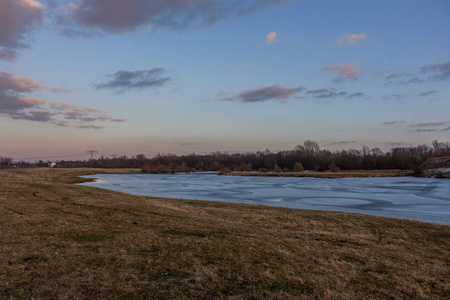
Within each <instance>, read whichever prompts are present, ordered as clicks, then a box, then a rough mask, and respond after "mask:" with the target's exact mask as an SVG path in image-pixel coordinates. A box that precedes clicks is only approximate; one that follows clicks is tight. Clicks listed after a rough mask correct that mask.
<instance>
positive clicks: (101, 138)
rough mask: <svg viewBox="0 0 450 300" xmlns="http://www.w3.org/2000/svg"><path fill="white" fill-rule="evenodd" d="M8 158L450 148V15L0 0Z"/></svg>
mask: <svg viewBox="0 0 450 300" xmlns="http://www.w3.org/2000/svg"><path fill="white" fill-rule="evenodd" d="M0 137H1V142H0V156H8V157H13V158H15V159H31V160H32V159H40V158H43V159H50V160H52V159H63V158H64V159H86V158H89V155H88V154H85V152H86V151H87V150H97V151H98V154H97V155H104V156H109V157H111V156H112V155H128V156H131V155H135V154H140V153H143V154H145V155H147V156H152V155H155V154H157V153H158V152H160V153H174V154H187V153H192V152H195V153H209V152H214V151H228V152H235V151H236V152H250V151H258V150H265V149H266V148H268V149H270V150H271V151H279V150H289V149H293V148H294V147H295V146H296V145H298V144H302V143H303V140H306V139H311V140H315V141H317V142H318V143H319V145H321V147H323V148H327V149H330V150H340V149H350V148H353V149H360V148H361V147H362V145H368V146H369V147H370V148H374V147H379V148H381V149H382V150H384V151H387V150H389V149H390V148H392V147H396V146H415V145H418V144H423V143H425V144H430V143H431V141H432V140H434V139H437V140H438V141H440V142H449V141H450V1H447V0H431V1H422V0H409V1H406V0H405V1H386V0H378V1H360V0H348V1H331V0H330V1H325V0H309V1H306V0H305V1H301V0H239V1H237V0H236V1H234V0H231V1H230V0H228V1H224V0H216V1H213V0H165V1H157V0H72V1H70V0H0Z"/></svg>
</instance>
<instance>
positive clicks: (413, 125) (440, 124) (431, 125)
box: [409, 122, 448, 127]
mask: <svg viewBox="0 0 450 300" xmlns="http://www.w3.org/2000/svg"><path fill="white" fill-rule="evenodd" d="M447 123H448V122H432V123H418V124H411V125H409V127H439V126H442V125H445V124H447Z"/></svg>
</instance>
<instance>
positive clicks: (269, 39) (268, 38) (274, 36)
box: [266, 31, 277, 44]
mask: <svg viewBox="0 0 450 300" xmlns="http://www.w3.org/2000/svg"><path fill="white" fill-rule="evenodd" d="M276 39H277V33H276V32H275V31H272V32H271V33H269V34H268V35H267V36H266V44H272V43H273V42H275V40H276Z"/></svg>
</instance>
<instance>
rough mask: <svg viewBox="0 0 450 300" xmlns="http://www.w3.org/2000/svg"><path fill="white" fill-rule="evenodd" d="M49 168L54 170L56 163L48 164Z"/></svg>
mask: <svg viewBox="0 0 450 300" xmlns="http://www.w3.org/2000/svg"><path fill="white" fill-rule="evenodd" d="M48 166H49V167H50V168H53V167H55V166H56V163H55V162H54V161H52V162H49V163H48Z"/></svg>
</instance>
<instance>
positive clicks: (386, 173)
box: [222, 170, 413, 178]
mask: <svg viewBox="0 0 450 300" xmlns="http://www.w3.org/2000/svg"><path fill="white" fill-rule="evenodd" d="M411 174H413V172H412V171H405V170H351V171H338V172H331V171H325V172H316V171H307V172H282V173H278V172H233V173H225V174H222V175H232V176H270V177H314V178H343V177H402V176H411Z"/></svg>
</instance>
